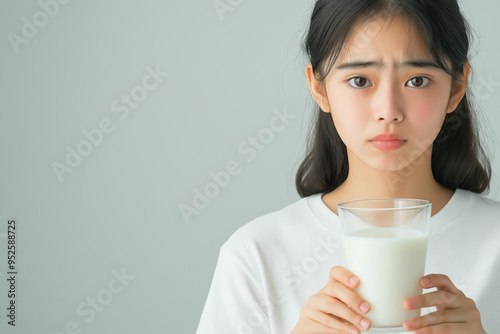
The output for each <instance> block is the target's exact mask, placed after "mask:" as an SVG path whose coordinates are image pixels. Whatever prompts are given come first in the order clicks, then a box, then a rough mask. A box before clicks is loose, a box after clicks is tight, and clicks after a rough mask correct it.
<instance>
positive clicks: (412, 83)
mask: <svg viewBox="0 0 500 334" xmlns="http://www.w3.org/2000/svg"><path fill="white" fill-rule="evenodd" d="M429 81H430V79H429V78H426V77H414V78H411V79H410V80H408V82H407V83H406V84H407V85H408V86H409V87H413V88H422V87H425V86H427V85H428V84H429Z"/></svg>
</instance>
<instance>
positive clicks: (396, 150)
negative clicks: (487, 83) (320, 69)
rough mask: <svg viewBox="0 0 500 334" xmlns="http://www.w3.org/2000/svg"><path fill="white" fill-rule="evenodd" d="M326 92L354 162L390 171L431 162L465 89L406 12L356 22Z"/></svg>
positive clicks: (326, 107)
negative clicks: (456, 85)
mask: <svg viewBox="0 0 500 334" xmlns="http://www.w3.org/2000/svg"><path fill="white" fill-rule="evenodd" d="M308 77H309V74H308ZM462 86H463V85H462ZM320 90H321V89H320ZM454 90H456V89H454ZM464 91H465V90H464ZM321 94H323V98H322V99H319V100H318V96H317V95H316V96H315V99H316V101H318V103H319V104H320V107H321V109H322V110H323V111H325V112H330V113H331V116H332V119H333V121H334V124H335V126H336V128H337V131H338V133H339V135H340V137H341V138H342V140H343V142H344V143H345V145H346V147H347V149H348V154H349V159H350V162H352V161H351V159H359V160H361V161H362V162H364V163H365V164H367V165H369V166H370V167H372V168H375V169H379V170H384V171H395V170H400V169H402V168H404V167H406V166H408V164H410V163H412V162H415V161H416V159H418V161H420V160H421V159H429V161H430V154H429V153H430V152H431V150H432V142H433V141H434V139H435V138H436V136H437V134H438V133H439V130H440V128H441V126H442V124H443V121H444V118H445V116H446V113H447V112H452V111H453V110H454V109H455V108H456V106H457V105H458V103H459V102H460V100H461V98H462V96H463V94H460V92H458V93H457V94H455V93H454V92H452V78H451V76H450V75H448V74H447V73H446V72H445V71H444V70H442V69H441V68H439V67H438V65H437V64H436V62H435V61H434V60H433V58H432V56H431V53H430V52H429V49H428V47H427V45H426V43H425V41H424V39H423V38H422V36H421V35H420V34H419V33H418V31H417V30H416V29H412V27H411V26H410V24H409V22H408V21H407V20H405V19H401V18H394V19H393V20H390V21H384V20H372V21H369V22H366V23H364V24H362V25H360V26H359V27H356V28H353V29H352V31H351V32H350V35H349V36H348V38H347V40H346V43H345V44H344V47H343V49H342V51H341V53H340V55H339V57H338V59H337V60H336V62H335V64H334V66H333V68H332V70H331V71H330V73H329V74H328V76H327V77H326V79H325V81H324V86H322V93H321ZM314 95H315V94H313V96H314ZM455 95H456V96H455ZM424 152H426V153H428V154H425V155H423V153H424ZM420 163H421V162H420Z"/></svg>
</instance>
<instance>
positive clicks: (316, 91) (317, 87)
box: [306, 63, 330, 113]
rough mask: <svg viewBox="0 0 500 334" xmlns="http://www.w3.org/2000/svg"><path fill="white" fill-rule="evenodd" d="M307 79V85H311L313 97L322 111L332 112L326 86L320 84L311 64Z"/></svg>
mask: <svg viewBox="0 0 500 334" xmlns="http://www.w3.org/2000/svg"><path fill="white" fill-rule="evenodd" d="M306 77H307V84H308V85H309V89H310V90H311V95H312V97H313V98H314V100H315V101H316V103H317V104H318V105H319V107H320V108H321V110H323V111H324V112H326V113H329V112H330V104H329V103H328V97H327V95H326V92H325V89H324V85H323V84H322V83H321V82H319V81H318V80H317V79H316V77H315V76H314V71H313V68H312V65H311V63H309V64H307V67H306Z"/></svg>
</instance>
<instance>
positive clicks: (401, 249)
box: [343, 228, 427, 327]
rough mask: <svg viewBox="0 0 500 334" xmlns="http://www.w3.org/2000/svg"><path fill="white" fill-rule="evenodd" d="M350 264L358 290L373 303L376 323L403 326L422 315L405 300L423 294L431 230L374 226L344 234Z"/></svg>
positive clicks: (383, 325)
mask: <svg viewBox="0 0 500 334" xmlns="http://www.w3.org/2000/svg"><path fill="white" fill-rule="evenodd" d="M343 241H344V250H345V257H346V261H347V268H348V269H349V270H350V271H352V272H353V273H354V274H355V275H357V276H358V277H359V279H360V284H359V286H358V288H356V291H357V292H358V293H359V295H360V296H361V297H362V298H365V299H366V301H368V302H369V303H370V305H371V310H370V311H369V312H368V313H367V314H366V317H367V318H368V319H370V320H371V321H372V327H401V326H402V325H403V322H404V321H405V320H410V319H414V318H417V317H419V316H420V310H413V311H407V310H406V309H405V308H404V307H403V300H404V299H406V298H409V297H413V296H416V295H420V294H422V288H421V287H420V285H419V284H418V280H419V279H420V278H421V277H422V276H424V272H425V259H426V253H427V234H424V233H423V232H421V231H417V230H405V229H397V228H373V229H365V230H360V231H357V232H355V233H353V234H348V235H344V236H343Z"/></svg>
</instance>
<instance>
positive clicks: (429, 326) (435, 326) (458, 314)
mask: <svg viewBox="0 0 500 334" xmlns="http://www.w3.org/2000/svg"><path fill="white" fill-rule="evenodd" d="M420 285H421V286H422V288H425V289H430V288H434V287H435V288H437V291H434V292H429V293H426V294H423V295H420V296H415V297H411V298H408V299H406V300H405V301H404V303H403V305H404V307H405V308H406V309H407V310H415V309H419V308H422V307H432V306H436V308H437V311H435V312H432V313H429V314H426V315H424V316H422V317H419V318H416V319H413V320H410V321H405V322H404V324H403V326H404V328H405V329H406V330H409V331H413V332H414V333H416V334H434V333H440V334H444V333H453V334H460V333H464V334H485V333H486V332H485V331H484V329H483V326H482V325H481V315H480V313H479V310H478V309H477V307H476V303H474V301H473V300H472V299H470V298H467V297H466V296H465V295H464V293H463V292H462V291H460V290H458V289H457V288H456V287H455V285H454V284H453V283H452V282H451V280H450V279H449V278H448V276H446V275H440V274H431V275H427V276H424V277H422V278H421V279H420Z"/></svg>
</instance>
